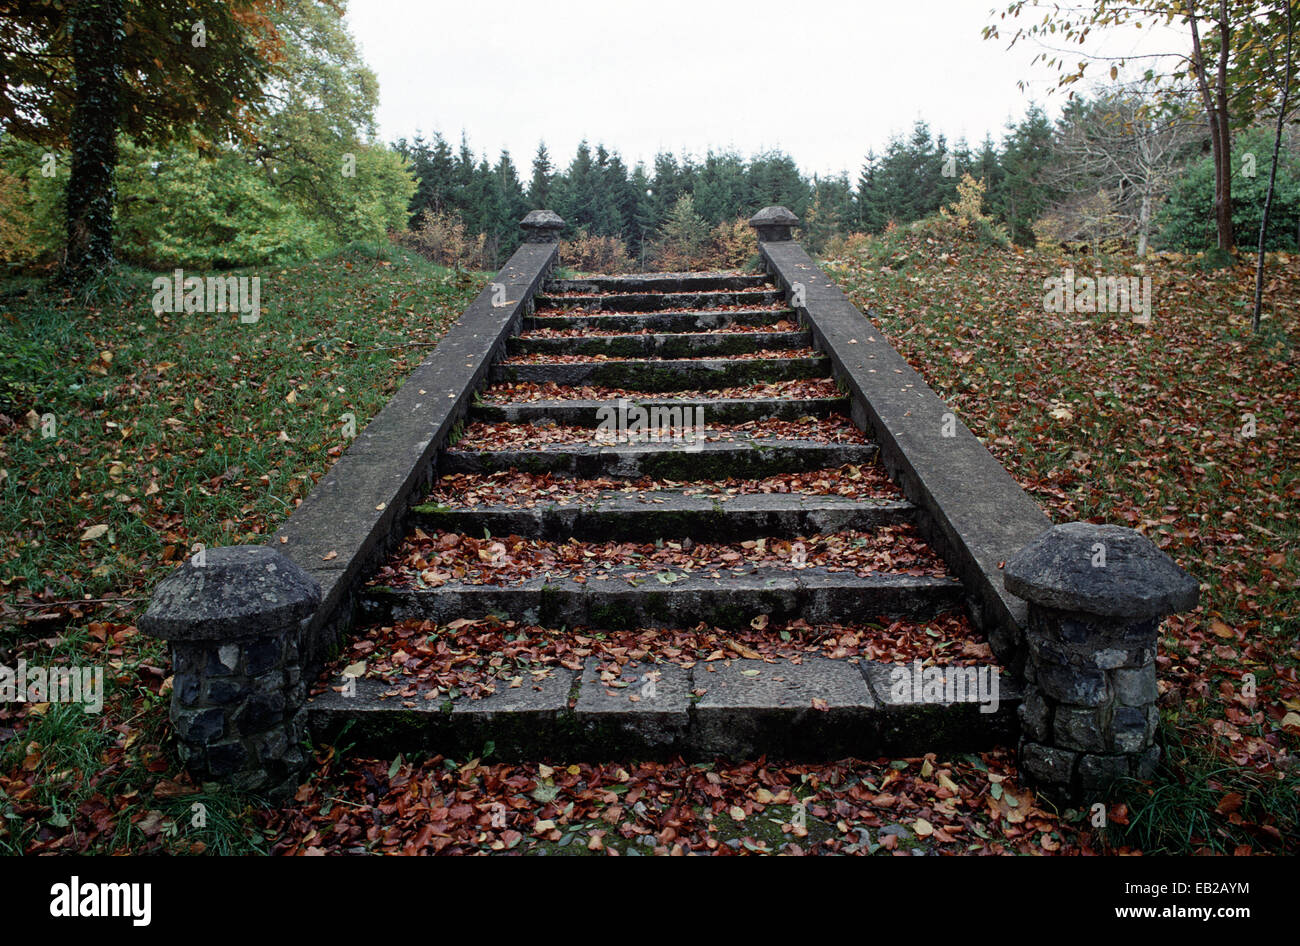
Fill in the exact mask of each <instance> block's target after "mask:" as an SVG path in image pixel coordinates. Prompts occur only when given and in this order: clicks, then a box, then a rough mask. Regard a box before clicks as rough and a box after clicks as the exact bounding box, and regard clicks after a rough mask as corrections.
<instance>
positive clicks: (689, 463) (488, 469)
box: [438, 438, 876, 482]
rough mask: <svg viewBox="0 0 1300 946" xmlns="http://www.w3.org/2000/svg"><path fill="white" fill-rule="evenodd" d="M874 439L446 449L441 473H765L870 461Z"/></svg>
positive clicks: (675, 476) (694, 476)
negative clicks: (869, 441)
mask: <svg viewBox="0 0 1300 946" xmlns="http://www.w3.org/2000/svg"><path fill="white" fill-rule="evenodd" d="M875 457H876V446H875V444H856V443H819V442H817V441H813V440H777V439H774V438H758V439H750V438H738V439H736V440H720V441H711V442H702V443H696V444H689V443H636V444H616V445H612V446H605V445H599V444H547V445H544V446H540V447H537V448H535V449H532V450H456V449H451V450H444V451H443V452H442V454H441V455H440V456H439V458H438V472H439V474H444V475H445V474H447V473H497V472H501V471H504V470H519V471H521V472H524V473H539V474H540V473H551V474H557V475H560V476H572V477H578V478H581V479H596V478H598V477H601V476H610V477H617V478H620V479H640V478H641V477H646V476H648V477H650V478H651V479H657V480H676V481H678V482H682V481H686V480H724V479H731V478H735V479H760V478H762V477H765V476H776V475H778V474H781V473H807V472H810V471H812V470H824V469H827V468H830V467H837V466H843V465H844V464H846V463H852V464H855V465H860V464H863V463H870V462H872V460H874V459H875Z"/></svg>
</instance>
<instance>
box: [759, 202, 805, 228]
mask: <svg viewBox="0 0 1300 946" xmlns="http://www.w3.org/2000/svg"><path fill="white" fill-rule="evenodd" d="M798 223H799V218H798V217H796V216H795V215H794V213H793V212H792V211H790V210H788V209H787V208H785V207H781V206H772V207H764V208H763V209H762V210H760V211H759V212H758V213H756V214H754V216H752V217H750V218H749V225H750V226H751V227H793V226H796V225H798Z"/></svg>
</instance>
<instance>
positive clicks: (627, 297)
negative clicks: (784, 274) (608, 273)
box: [536, 289, 785, 312]
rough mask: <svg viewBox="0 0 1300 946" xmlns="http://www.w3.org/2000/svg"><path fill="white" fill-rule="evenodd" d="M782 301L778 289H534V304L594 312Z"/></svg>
mask: <svg viewBox="0 0 1300 946" xmlns="http://www.w3.org/2000/svg"><path fill="white" fill-rule="evenodd" d="M784 302H785V294H784V293H783V292H781V291H780V290H778V289H736V290H728V291H724V292H620V293H611V294H609V295H566V296H555V295H548V294H546V293H538V295H537V296H536V303H537V306H538V308H547V309H591V310H593V311H597V312H659V311H662V310H664V309H716V308H718V307H719V306H730V305H736V306H766V305H775V304H777V303H784Z"/></svg>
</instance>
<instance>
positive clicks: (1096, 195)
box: [394, 91, 1300, 266]
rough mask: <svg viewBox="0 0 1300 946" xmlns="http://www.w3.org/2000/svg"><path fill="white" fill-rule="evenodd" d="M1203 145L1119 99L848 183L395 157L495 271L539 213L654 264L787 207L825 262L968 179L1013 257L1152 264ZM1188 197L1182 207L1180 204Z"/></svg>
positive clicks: (585, 160) (778, 168)
mask: <svg viewBox="0 0 1300 946" xmlns="http://www.w3.org/2000/svg"><path fill="white" fill-rule="evenodd" d="M1243 134H1248V132H1244V133H1243ZM1203 146H1204V134H1203V129H1201V128H1200V126H1198V125H1196V124H1195V123H1188V122H1186V121H1185V120H1184V119H1182V118H1181V117H1179V116H1177V115H1173V114H1165V115H1160V114H1156V113H1154V112H1152V111H1150V110H1149V108H1148V103H1147V102H1146V100H1144V99H1142V98H1141V97H1140V96H1133V95H1131V94H1128V93H1125V92H1123V91H1112V92H1106V93H1102V94H1099V95H1097V96H1096V97H1094V98H1091V99H1084V98H1078V99H1076V100H1074V101H1072V102H1071V103H1070V104H1069V105H1068V106H1067V107H1066V108H1065V110H1064V111H1063V113H1062V116H1061V117H1060V118H1059V119H1058V120H1056V121H1055V122H1053V121H1051V120H1050V119H1049V118H1048V117H1047V115H1046V113H1045V112H1044V111H1043V110H1042V109H1041V108H1039V107H1037V106H1031V107H1030V108H1029V109H1028V110H1027V111H1026V113H1025V115H1024V116H1023V117H1022V118H1021V119H1020V120H1019V121H1015V122H1012V123H1010V124H1009V125H1008V126H1007V128H1006V129H1005V133H1004V135H1003V138H1002V140H1001V142H997V143H995V142H994V140H993V137H992V136H991V135H986V136H985V137H984V140H983V141H982V142H981V143H980V145H979V146H978V147H974V148H972V147H971V146H970V145H969V144H968V143H967V142H966V141H965V140H959V141H956V142H949V141H948V140H947V139H946V138H945V137H944V135H942V134H938V135H936V134H934V133H933V132H932V131H931V129H930V127H929V125H928V124H927V123H926V122H924V121H917V122H916V123H915V125H914V126H913V127H912V129H911V131H910V133H909V134H907V135H905V136H904V135H898V136H895V137H894V138H892V139H891V140H890V141H889V143H888V145H887V146H886V148H885V150H884V152H883V153H881V154H876V153H874V152H869V153H868V154H867V156H866V159H865V161H864V163H863V166H862V168H861V171H860V173H859V175H858V177H857V180H856V181H852V180H850V177H849V175H848V174H847V173H841V174H838V175H830V176H824V177H823V176H812V177H809V176H807V175H804V174H803V173H801V172H800V170H799V168H798V166H797V165H796V164H795V162H794V160H793V159H792V158H791V157H789V156H788V155H786V154H783V153H781V152H779V151H772V152H767V153H763V154H759V155H754V156H752V157H748V158H746V157H744V156H742V155H739V154H736V153H734V152H709V153H708V154H707V155H706V156H705V157H704V158H703V159H698V158H693V157H691V156H684V157H678V156H677V155H674V154H670V153H663V154H659V155H658V156H656V157H655V159H654V162H653V164H652V165H651V166H650V167H647V166H646V165H645V164H643V163H638V164H637V165H636V166H635V167H631V168H629V167H628V165H627V163H626V162H625V161H624V160H623V158H622V157H621V156H620V155H619V153H618V152H617V151H611V150H609V149H607V148H606V147H605V146H604V145H600V144H598V145H596V146H595V147H594V148H593V147H592V146H591V145H590V144H589V143H588V142H586V141H583V142H582V143H581V144H580V145H579V146H578V149H577V153H576V154H575V155H574V157H573V158H572V160H571V161H569V162H568V164H567V166H560V165H559V164H557V162H556V161H555V160H554V159H553V158H552V156H551V155H550V153H549V151H548V150H547V148H546V145H545V144H544V143H543V144H542V145H540V146H539V147H538V149H537V153H536V154H535V155H534V156H533V160H532V166H531V169H530V173H529V174H528V176H527V178H526V179H523V178H521V176H520V173H519V171H518V170H517V168H516V166H515V164H514V161H513V160H512V158H511V156H510V154H509V153H508V152H504V151H503V152H502V153H501V155H500V156H499V157H498V158H497V160H496V163H495V164H493V163H491V162H490V161H489V160H488V159H487V158H486V157H481V156H478V155H476V154H475V153H474V152H473V150H472V149H471V148H470V146H469V144H468V142H467V141H466V140H464V139H463V138H462V140H461V144H460V147H459V149H458V150H457V149H453V148H452V147H451V145H450V144H448V142H447V141H446V140H445V139H444V138H443V136H442V135H440V134H436V133H435V134H434V135H433V137H432V139H424V138H422V137H416V138H415V140H414V141H407V140H405V139H403V140H400V141H398V142H397V143H396V144H395V145H394V147H395V149H396V150H397V151H398V152H399V153H400V154H402V155H403V156H404V157H405V158H406V159H407V160H408V162H409V163H410V166H411V168H412V170H413V171H414V173H415V175H416V178H417V180H418V185H419V186H418V190H417V191H416V193H415V196H414V198H413V199H412V201H411V207H410V210H411V221H412V225H413V226H414V224H415V222H416V221H417V220H418V219H419V218H420V217H421V215H423V214H425V212H426V211H428V212H431V213H438V214H448V213H450V214H454V216H455V217H456V218H458V222H457V223H456V226H457V227H458V226H459V224H460V222H463V224H464V230H465V231H466V232H468V233H469V234H471V235H478V234H482V235H483V262H484V264H485V265H487V266H493V265H499V264H500V262H501V261H503V260H504V259H505V258H506V256H507V255H508V254H509V253H510V252H512V251H513V250H514V248H515V247H516V246H517V245H518V243H519V240H520V238H521V234H520V231H519V226H518V221H519V219H520V218H521V217H522V216H523V215H524V214H525V213H527V212H528V211H529V210H531V209H534V208H542V207H546V208H550V209H552V210H555V211H557V212H558V213H559V214H560V215H561V216H562V217H564V219H565V221H566V222H567V229H566V231H565V233H564V237H565V239H570V240H571V239H575V238H577V237H578V236H579V234H580V233H582V232H585V233H586V234H587V235H588V236H589V237H610V238H615V239H616V240H618V241H621V243H622V245H623V247H625V248H626V252H627V255H628V256H629V257H630V258H631V260H632V261H633V262H639V263H642V264H644V263H645V262H646V259H647V255H649V256H651V257H653V256H654V250H655V248H656V247H658V248H660V249H662V244H661V242H660V241H661V238H662V237H663V236H664V234H665V232H666V231H672V232H674V233H680V232H683V231H685V232H693V230H694V229H695V228H696V227H698V229H699V230H701V231H704V232H707V231H708V230H710V229H712V228H714V227H716V226H717V225H719V224H722V223H728V224H730V223H731V222H732V221H735V220H737V219H738V218H740V219H745V218H748V217H749V216H750V215H752V214H753V213H754V212H755V211H756V210H758V209H760V208H761V207H764V206H767V205H769V204H781V205H784V206H786V207H789V208H790V209H791V210H793V211H794V212H795V213H796V214H797V215H798V216H799V217H800V218H801V219H802V221H803V224H804V230H803V235H802V237H801V239H803V240H804V241H805V242H806V243H807V244H808V245H809V246H810V248H811V249H812V250H813V251H814V252H820V251H822V250H823V249H824V248H825V247H826V246H827V245H828V244H829V243H830V242H831V241H832V240H833V239H835V238H836V237H839V236H843V235H845V234H848V233H854V232H867V233H878V232H880V231H881V230H883V229H884V228H885V227H886V226H888V225H889V223H890V222H891V221H892V222H895V223H899V224H905V223H910V222H911V221H914V220H919V219H921V218H923V217H927V216H929V215H931V214H934V213H936V212H937V211H938V210H939V208H941V207H943V206H946V205H948V204H951V203H952V202H953V201H954V200H956V199H957V185H958V184H959V183H960V181H961V179H962V177H963V176H964V175H967V174H969V175H970V176H971V177H973V178H974V179H975V180H977V181H981V182H983V185H984V202H985V207H984V210H985V212H987V213H988V214H989V215H991V216H992V218H993V219H994V220H995V221H996V222H997V223H998V224H999V225H1000V226H1001V228H1003V229H1005V231H1006V233H1007V234H1009V235H1010V237H1011V239H1012V240H1014V241H1015V242H1017V243H1020V244H1025V245H1030V244H1033V243H1034V242H1035V241H1036V240H1037V239H1040V238H1043V237H1044V236H1045V235H1046V237H1047V238H1049V239H1053V240H1091V241H1093V242H1096V241H1097V240H1099V239H1110V238H1119V239H1124V240H1133V241H1135V242H1136V244H1137V246H1138V249H1139V252H1141V251H1142V250H1143V248H1144V247H1145V246H1146V245H1147V240H1148V237H1149V236H1154V235H1155V231H1156V229H1157V224H1160V223H1162V222H1163V223H1165V224H1168V223H1169V221H1170V220H1172V219H1175V218H1176V216H1177V214H1176V213H1170V214H1166V216H1165V217H1163V218H1161V220H1157V219H1156V212H1157V210H1158V209H1159V208H1160V207H1161V206H1162V205H1163V204H1164V202H1165V201H1166V198H1169V200H1170V202H1171V207H1172V210H1173V211H1178V210H1179V209H1180V208H1181V207H1183V205H1191V208H1192V209H1191V210H1190V211H1189V213H1191V214H1192V215H1193V216H1196V213H1197V211H1196V200H1197V199H1199V198H1198V196H1197V194H1194V193H1192V192H1191V190H1189V187H1188V186H1182V185H1183V184H1184V183H1185V181H1184V179H1188V178H1189V173H1188V172H1189V169H1194V168H1195V167H1197V162H1198V161H1202V162H1203V159H1202V156H1201V152H1202V151H1203V150H1204V148H1203ZM1260 150H1262V149H1260ZM1294 151H1295V148H1294V142H1293V143H1292V147H1290V148H1289V149H1288V155H1287V156H1285V161H1284V163H1283V165H1282V166H1281V171H1282V173H1281V174H1280V176H1279V182H1280V189H1279V193H1278V199H1279V200H1280V201H1281V204H1280V206H1282V207H1283V208H1284V209H1283V212H1282V214H1281V216H1282V217H1283V218H1285V221H1286V222H1285V223H1279V227H1280V228H1281V227H1284V226H1285V227H1291V228H1292V230H1291V231H1290V232H1291V233H1294V232H1295V231H1294V226H1295V225H1294V223H1292V222H1290V221H1292V220H1294V214H1295V205H1297V202H1300V193H1297V194H1295V195H1293V194H1292V193H1291V191H1292V190H1295V184H1294V181H1295V179H1296V177H1297V175H1296V173H1295V172H1294V171H1293V170H1292V166H1293V165H1294V164H1295V160H1294V157H1293V156H1292V152H1294ZM1099 155H1100V156H1102V157H1104V158H1105V160H1104V161H1099V160H1098V156H1099ZM1262 173H1264V176H1265V177H1267V173H1266V172H1262ZM1247 183H1248V184H1249V183H1254V182H1253V181H1251V182H1247ZM1282 183H1285V186H1281V184H1282ZM1180 186H1182V189H1183V190H1184V191H1187V193H1179V188H1180ZM683 196H688V197H690V198H691V200H690V201H682V200H681V199H682V198H683ZM1239 209H1240V210H1241V211H1242V213H1243V215H1244V218H1252V216H1253V215H1254V208H1253V204H1251V203H1249V202H1247V203H1243V204H1242V206H1241V208H1239ZM684 218H690V219H684ZM1245 222H1246V223H1249V220H1248V219H1246V220H1245ZM1256 226H1257V224H1256ZM1191 230H1192V228H1191V227H1188V226H1182V227H1174V228H1170V229H1167V230H1166V233H1165V234H1164V236H1165V242H1166V243H1167V244H1168V243H1170V242H1172V243H1173V244H1180V243H1181V244H1185V245H1188V246H1191V247H1192V248H1197V247H1196V244H1197V241H1198V240H1199V239H1201V237H1200V236H1199V235H1198V234H1197V233H1192V232H1191ZM1282 239H1283V238H1282V237H1279V238H1278V241H1281V240H1282ZM1278 245H1283V244H1282V243H1281V242H1279V243H1278ZM648 251H649V252H648Z"/></svg>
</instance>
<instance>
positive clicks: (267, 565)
mask: <svg viewBox="0 0 1300 946" xmlns="http://www.w3.org/2000/svg"><path fill="white" fill-rule="evenodd" d="M203 557H204V564H203V565H202V566H200V565H197V564H195V563H194V560H193V559H190V560H189V561H187V562H186V563H185V564H184V565H182V566H181V567H180V568H177V569H176V570H175V571H173V572H172V573H171V574H170V575H168V576H167V577H166V578H164V579H163V580H162V581H161V582H160V583H159V585H158V587H157V588H156V589H154V594H153V599H152V600H151V601H150V602H149V608H148V610H146V611H145V613H144V614H143V615H142V616H141V617H140V630H141V631H143V632H144V633H145V634H148V635H149V636H151V637H161V638H163V639H164V640H182V641H199V640H212V641H223V640H237V639H241V638H246V637H257V636H260V635H262V634H267V633H275V632H278V631H283V630H284V629H285V628H286V627H287V626H289V625H291V624H293V623H294V622H297V621H300V620H302V619H303V618H305V617H307V616H308V615H309V614H311V613H312V612H313V611H315V610H316V608H317V607H319V606H320V601H321V591H320V585H319V584H317V582H316V580H315V579H314V578H312V577H311V576H310V575H308V574H307V573H306V572H305V571H303V570H302V569H301V568H299V567H298V565H297V564H295V563H294V562H293V561H291V560H290V559H288V558H286V557H285V556H284V555H282V554H281V553H280V552H279V551H277V550H276V549H272V548H268V547H266V546H264V545H232V546H226V547H223V548H216V549H208V550H207V551H206V552H204V553H203Z"/></svg>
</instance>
